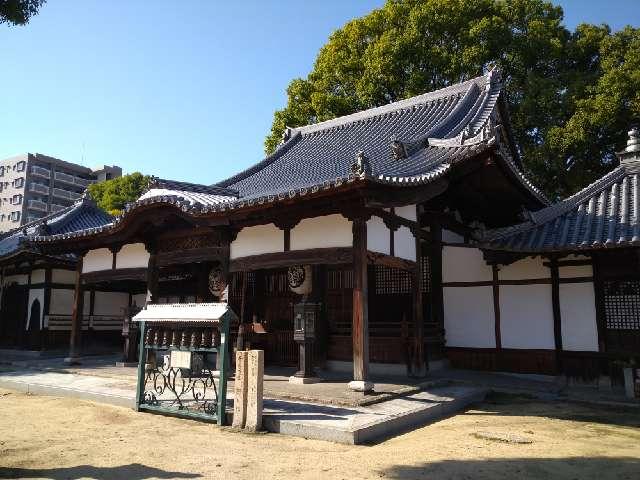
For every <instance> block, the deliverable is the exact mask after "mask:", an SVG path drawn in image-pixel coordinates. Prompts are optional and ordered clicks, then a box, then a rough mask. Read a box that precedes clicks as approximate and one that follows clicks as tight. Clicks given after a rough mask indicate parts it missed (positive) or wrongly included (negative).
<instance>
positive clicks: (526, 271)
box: [498, 257, 551, 280]
mask: <svg viewBox="0 0 640 480" xmlns="http://www.w3.org/2000/svg"><path fill="white" fill-rule="evenodd" d="M542 262H543V260H542V258H540V257H536V258H523V259H522V260H518V261H517V262H514V263H512V264H510V265H501V266H500V270H499V271H498V279H499V280H531V279H533V278H551V271H550V270H549V267H545V266H544V265H543V263H542Z"/></svg>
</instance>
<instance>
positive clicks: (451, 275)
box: [442, 246, 493, 282]
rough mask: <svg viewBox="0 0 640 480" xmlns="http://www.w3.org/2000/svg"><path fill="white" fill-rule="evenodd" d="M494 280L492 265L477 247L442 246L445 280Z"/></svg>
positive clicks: (443, 276) (443, 279)
mask: <svg viewBox="0 0 640 480" xmlns="http://www.w3.org/2000/svg"><path fill="white" fill-rule="evenodd" d="M491 280H493V272H492V270H491V266H489V265H487V263H486V262H485V261H484V258H483V257H482V251H480V250H479V249H477V248H467V247H450V246H445V247H443V248H442V281H443V282H484V281H491Z"/></svg>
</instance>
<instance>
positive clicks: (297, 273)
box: [287, 265, 306, 288]
mask: <svg viewBox="0 0 640 480" xmlns="http://www.w3.org/2000/svg"><path fill="white" fill-rule="evenodd" d="M287 275H288V277H289V288H298V287H300V286H301V285H302V284H303V283H304V280H305V278H306V273H305V269H304V267H303V266H302V265H295V266H293V267H289V271H288V272H287Z"/></svg>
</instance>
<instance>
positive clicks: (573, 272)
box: [558, 265, 593, 278]
mask: <svg viewBox="0 0 640 480" xmlns="http://www.w3.org/2000/svg"><path fill="white" fill-rule="evenodd" d="M558 271H559V273H560V278H575V277H593V267H592V266H591V265H567V266H565V267H558Z"/></svg>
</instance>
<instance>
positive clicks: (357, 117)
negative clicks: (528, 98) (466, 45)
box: [292, 74, 490, 135]
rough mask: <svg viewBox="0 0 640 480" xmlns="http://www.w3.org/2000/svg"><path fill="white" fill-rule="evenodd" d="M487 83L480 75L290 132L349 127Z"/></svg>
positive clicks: (484, 76)
mask: <svg viewBox="0 0 640 480" xmlns="http://www.w3.org/2000/svg"><path fill="white" fill-rule="evenodd" d="M489 81H490V76H489V74H485V75H480V76H478V77H474V78H471V79H469V80H465V81H464V82H459V83H455V84H453V85H449V86H446V87H443V88H439V89H437V90H432V91H430V92H425V93H422V94H420V95H416V96H413V97H409V98H405V99H402V100H397V101H395V102H391V103H387V104H386V105H381V106H379V107H372V108H367V109H365V110H360V111H358V112H354V113H350V114H348V115H343V116H341V117H336V118H332V119H329V120H325V121H323V122H318V123H311V124H309V125H304V126H302V127H296V128H294V129H292V130H293V132H295V133H301V134H302V135H308V134H311V133H317V132H320V131H326V130H331V129H333V128H336V127H341V126H344V125H349V124H353V123H357V122H360V121H365V120H371V119H375V118H379V117H381V116H383V115H385V114H389V113H393V112H397V111H402V110H405V109H407V108H409V107H414V106H416V105H423V104H427V103H432V102H433V101H436V100H441V99H444V98H449V97H452V96H454V95H456V94H457V95H460V94H463V95H465V94H466V93H467V92H468V90H469V89H471V88H473V86H474V85H475V86H476V87H479V85H478V84H481V85H486V84H487V83H489Z"/></svg>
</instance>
